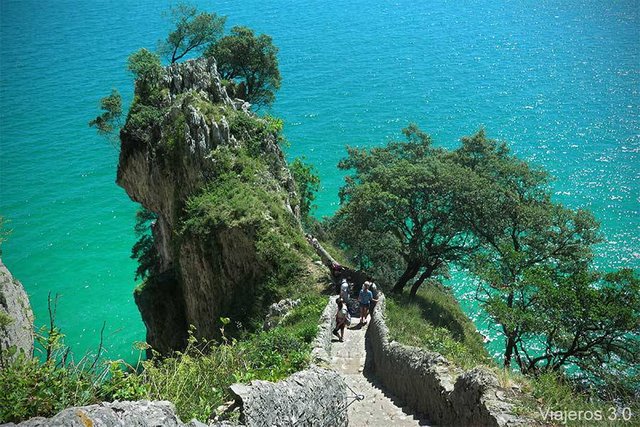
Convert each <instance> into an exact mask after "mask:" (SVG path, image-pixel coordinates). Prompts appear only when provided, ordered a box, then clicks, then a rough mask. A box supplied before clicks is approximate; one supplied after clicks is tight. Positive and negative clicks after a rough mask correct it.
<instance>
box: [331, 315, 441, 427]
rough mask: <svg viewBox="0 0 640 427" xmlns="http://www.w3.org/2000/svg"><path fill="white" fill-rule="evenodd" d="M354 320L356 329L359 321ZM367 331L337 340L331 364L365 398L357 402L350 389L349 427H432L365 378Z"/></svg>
mask: <svg viewBox="0 0 640 427" xmlns="http://www.w3.org/2000/svg"><path fill="white" fill-rule="evenodd" d="M354 320H355V321H354V322H353V323H354V326H356V325H357V322H358V319H357V318H356V319H354ZM352 327H353V326H352ZM356 327H357V326H356ZM366 328H367V327H366V326H364V327H363V328H354V329H347V330H345V332H344V342H339V341H338V340H337V339H336V338H334V339H333V342H332V344H331V356H332V359H331V365H332V366H333V368H334V369H335V370H336V371H337V372H339V373H340V374H341V375H342V376H343V378H344V380H345V382H346V383H347V385H348V386H349V387H350V388H351V389H352V390H353V392H355V393H357V394H358V395H362V396H364V398H363V399H362V400H355V401H354V393H352V392H351V390H347V393H348V396H349V398H348V400H347V402H348V403H350V402H352V401H353V403H351V404H350V405H349V407H348V411H349V426H350V427H361V426H384V427H387V426H428V425H429V424H428V423H427V422H426V420H420V419H417V418H414V416H413V415H411V413H410V412H405V411H403V409H402V407H401V405H402V402H400V401H398V400H397V399H395V398H394V397H393V396H392V395H390V394H388V393H386V392H385V391H384V390H383V389H381V388H380V386H379V385H377V384H375V383H374V382H373V380H372V379H369V378H367V377H365V376H364V375H363V368H364V361H365V357H366V353H365V346H364V334H365V332H366ZM394 401H395V402H396V403H394Z"/></svg>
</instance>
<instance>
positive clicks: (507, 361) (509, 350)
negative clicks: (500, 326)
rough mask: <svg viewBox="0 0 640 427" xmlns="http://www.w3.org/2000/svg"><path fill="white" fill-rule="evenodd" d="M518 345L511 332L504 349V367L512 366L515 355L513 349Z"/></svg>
mask: <svg viewBox="0 0 640 427" xmlns="http://www.w3.org/2000/svg"><path fill="white" fill-rule="evenodd" d="M515 346H516V340H515V338H514V334H513V333H511V334H509V335H508V336H507V345H506V346H505V350H504V367H505V368H509V367H511V357H512V356H513V349H514V348H515Z"/></svg>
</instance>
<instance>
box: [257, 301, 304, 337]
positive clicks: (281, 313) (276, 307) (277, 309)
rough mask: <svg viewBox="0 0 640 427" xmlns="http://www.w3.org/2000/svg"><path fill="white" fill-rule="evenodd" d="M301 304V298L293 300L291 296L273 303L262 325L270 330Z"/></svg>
mask: <svg viewBox="0 0 640 427" xmlns="http://www.w3.org/2000/svg"><path fill="white" fill-rule="evenodd" d="M299 304H300V300H299V299H297V300H291V299H289V298H287V299H283V300H280V301H278V302H276V303H273V304H271V305H270V306H269V311H268V312H267V316H266V318H265V320H264V324H263V325H262V329H264V330H265V331H268V330H271V329H273V328H275V327H276V326H278V325H279V324H280V323H282V321H283V320H284V319H285V318H286V317H287V315H288V314H289V313H290V312H291V310H292V309H293V308H294V307H296V306H298V305H299Z"/></svg>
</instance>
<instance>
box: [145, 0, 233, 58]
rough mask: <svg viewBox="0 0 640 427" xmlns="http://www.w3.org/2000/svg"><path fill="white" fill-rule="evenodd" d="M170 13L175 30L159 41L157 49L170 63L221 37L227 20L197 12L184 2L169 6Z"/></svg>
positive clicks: (197, 50) (211, 14) (198, 50)
mask: <svg viewBox="0 0 640 427" xmlns="http://www.w3.org/2000/svg"><path fill="white" fill-rule="evenodd" d="M170 14H171V21H172V22H173V24H174V25H175V30H173V31H172V32H170V33H169V36H168V37H167V39H166V40H163V41H161V42H160V43H159V47H158V51H159V53H160V54H161V55H162V56H166V57H167V58H169V60H170V61H171V63H172V64H173V63H174V62H176V61H178V60H180V59H182V58H183V57H184V56H186V55H187V54H188V53H191V52H201V51H203V50H204V49H205V48H206V47H207V46H209V45H210V44H211V43H214V42H216V41H217V40H218V39H219V38H220V37H222V34H223V33H224V25H225V22H226V20H227V18H226V17H225V16H218V15H216V14H215V13H206V12H198V9H197V8H196V7H195V6H191V5H189V4H185V3H180V4H178V5H177V6H175V7H173V8H171V13H170Z"/></svg>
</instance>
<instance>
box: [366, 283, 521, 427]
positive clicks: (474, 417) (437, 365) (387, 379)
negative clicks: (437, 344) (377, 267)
mask: <svg viewBox="0 0 640 427" xmlns="http://www.w3.org/2000/svg"><path fill="white" fill-rule="evenodd" d="M384 311H385V301H384V295H382V294H380V301H379V303H378V304H377V305H376V308H375V313H374V316H373V319H371V322H370V323H369V328H368V329H367V335H366V345H367V362H366V369H367V370H368V371H370V372H372V373H373V374H374V375H375V377H376V378H377V379H378V380H380V381H381V382H382V384H383V385H384V386H385V387H386V388H388V389H389V391H390V392H391V393H393V394H394V395H396V396H397V397H398V398H400V399H402V400H404V401H405V402H406V404H407V405H408V406H410V407H411V408H412V409H413V410H415V411H417V412H419V413H421V414H424V415H426V416H427V417H428V418H429V419H431V421H433V422H434V423H437V424H442V425H464V426H513V425H530V424H531V420H524V419H521V418H518V417H516V416H514V415H512V414H511V413H510V410H511V409H512V407H513V405H512V404H511V403H509V402H508V401H506V400H504V399H503V398H501V396H503V393H502V391H501V390H499V386H498V380H497V378H496V376H495V375H494V374H493V373H492V372H490V371H489V370H487V369H485V368H475V369H473V370H471V371H468V372H466V373H464V374H462V375H460V376H457V375H456V370H455V369H453V367H452V366H451V365H450V364H449V362H448V361H447V360H446V359H445V358H444V357H442V356H441V355H439V354H437V353H430V352H427V351H425V350H422V349H419V348H416V347H410V346H405V345H402V344H399V343H397V342H395V341H394V342H389V329H388V328H387V326H386V324H385V321H384V317H385V313H384Z"/></svg>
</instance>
